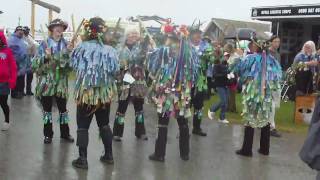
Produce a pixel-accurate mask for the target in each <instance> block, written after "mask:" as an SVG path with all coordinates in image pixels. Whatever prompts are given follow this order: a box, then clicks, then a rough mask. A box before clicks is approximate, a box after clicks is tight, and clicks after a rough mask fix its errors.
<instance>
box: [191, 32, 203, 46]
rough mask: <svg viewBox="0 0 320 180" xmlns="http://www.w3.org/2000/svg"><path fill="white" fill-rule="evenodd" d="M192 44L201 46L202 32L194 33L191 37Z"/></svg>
mask: <svg viewBox="0 0 320 180" xmlns="http://www.w3.org/2000/svg"><path fill="white" fill-rule="evenodd" d="M191 41H192V44H193V45H195V46H199V44H200V42H201V34H200V33H194V34H193V35H192V37H191Z"/></svg>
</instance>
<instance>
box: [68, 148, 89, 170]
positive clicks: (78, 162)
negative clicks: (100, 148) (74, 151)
mask: <svg viewBox="0 0 320 180" xmlns="http://www.w3.org/2000/svg"><path fill="white" fill-rule="evenodd" d="M72 166H74V167H76V168H80V169H88V161H87V149H86V148H80V147H79V157H78V159H75V160H73V161H72Z"/></svg>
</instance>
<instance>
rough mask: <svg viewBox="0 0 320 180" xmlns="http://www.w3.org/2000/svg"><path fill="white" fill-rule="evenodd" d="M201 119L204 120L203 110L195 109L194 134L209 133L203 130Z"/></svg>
mask: <svg viewBox="0 0 320 180" xmlns="http://www.w3.org/2000/svg"><path fill="white" fill-rule="evenodd" d="M201 121H202V111H201V110H195V112H194V115H193V129H192V134H195V135H199V136H207V133H205V132H203V131H202V129H201Z"/></svg>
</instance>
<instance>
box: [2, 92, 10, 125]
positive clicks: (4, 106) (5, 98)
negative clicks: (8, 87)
mask: <svg viewBox="0 0 320 180" xmlns="http://www.w3.org/2000/svg"><path fill="white" fill-rule="evenodd" d="M0 105H1V108H2V111H3V114H4V120H5V122H7V123H9V114H10V109H9V105H8V95H0Z"/></svg>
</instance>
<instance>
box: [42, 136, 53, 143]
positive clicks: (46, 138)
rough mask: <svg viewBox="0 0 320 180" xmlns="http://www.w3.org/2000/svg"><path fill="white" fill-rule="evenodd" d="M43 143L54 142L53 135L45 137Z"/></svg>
mask: <svg viewBox="0 0 320 180" xmlns="http://www.w3.org/2000/svg"><path fill="white" fill-rule="evenodd" d="M43 143H44V144H51V143H52V138H51V137H46V136H45V137H44V140H43Z"/></svg>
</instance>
